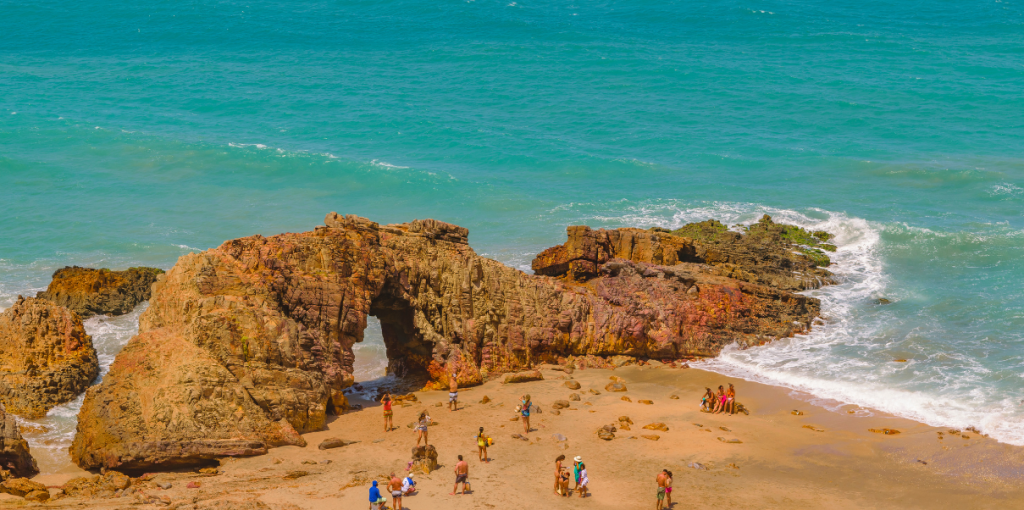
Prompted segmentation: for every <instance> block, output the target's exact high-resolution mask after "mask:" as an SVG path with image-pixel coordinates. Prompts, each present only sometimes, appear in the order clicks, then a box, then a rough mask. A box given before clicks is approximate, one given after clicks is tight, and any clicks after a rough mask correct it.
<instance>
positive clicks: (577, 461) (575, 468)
mask: <svg viewBox="0 0 1024 510" xmlns="http://www.w3.org/2000/svg"><path fill="white" fill-rule="evenodd" d="M581 464H583V457H580V456H579V455H577V456H576V457H574V458H573V459H572V477H573V479H574V480H576V487H574V489H575V490H580V465H581Z"/></svg>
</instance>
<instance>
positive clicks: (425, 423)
mask: <svg viewBox="0 0 1024 510" xmlns="http://www.w3.org/2000/svg"><path fill="white" fill-rule="evenodd" d="M429 427H430V416H427V412H426V411H423V412H422V413H420V417H419V418H417V419H416V446H419V445H420V439H422V440H423V446H429V445H430V439H429V438H428V437H427V434H428V431H427V429H428V428H429Z"/></svg>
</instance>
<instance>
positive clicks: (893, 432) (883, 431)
mask: <svg viewBox="0 0 1024 510" xmlns="http://www.w3.org/2000/svg"><path fill="white" fill-rule="evenodd" d="M868 432H874V433H875V434H885V435H887V436H894V435H896V434H899V433H900V431H898V430H896V429H868Z"/></svg>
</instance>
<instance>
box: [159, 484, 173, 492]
mask: <svg viewBox="0 0 1024 510" xmlns="http://www.w3.org/2000/svg"><path fill="white" fill-rule="evenodd" d="M156 486H157V487H160V488H161V489H163V490H165V491H166V490H171V487H174V485H173V484H172V483H171V482H157V483H156Z"/></svg>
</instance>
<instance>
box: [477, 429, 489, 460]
mask: <svg viewBox="0 0 1024 510" xmlns="http://www.w3.org/2000/svg"><path fill="white" fill-rule="evenodd" d="M476 448H477V450H479V453H480V461H481V462H486V463H487V464H490V463H491V459H488V458H487V436H485V435H484V428H483V427H480V432H478V433H477V435H476Z"/></svg>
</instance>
